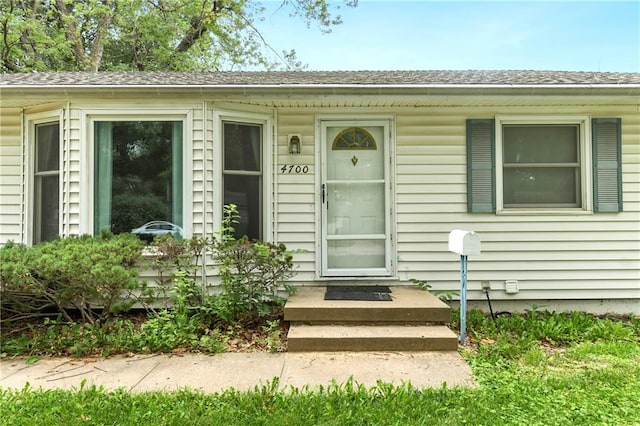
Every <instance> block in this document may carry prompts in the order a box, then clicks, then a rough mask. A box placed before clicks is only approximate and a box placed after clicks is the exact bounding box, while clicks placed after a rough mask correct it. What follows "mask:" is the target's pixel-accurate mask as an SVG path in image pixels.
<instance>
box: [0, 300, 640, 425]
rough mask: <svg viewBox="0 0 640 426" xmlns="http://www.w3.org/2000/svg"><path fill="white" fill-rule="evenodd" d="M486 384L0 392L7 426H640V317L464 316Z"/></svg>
mask: <svg viewBox="0 0 640 426" xmlns="http://www.w3.org/2000/svg"><path fill="white" fill-rule="evenodd" d="M467 321H468V330H469V332H468V336H469V343H468V345H466V346H465V347H464V348H461V352H462V354H463V356H464V357H465V358H466V359H467V360H468V362H469V363H470V365H471V366H472V369H473V372H474V376H475V379H476V381H477V382H478V384H479V386H478V387H477V388H475V389H469V388H447V387H444V388H439V389H425V390H417V389H413V388H412V387H411V386H409V385H406V386H400V387H394V386H391V385H388V384H384V383H379V384H378V385H377V386H375V387H372V388H364V387H362V386H359V385H357V384H354V383H349V382H348V383H344V384H339V385H338V384H336V385H335V386H329V387H325V388H318V389H301V390H300V389H288V390H285V391H276V390H274V389H275V386H264V387H261V388H256V389H255V390H253V391H250V392H238V391H234V390H228V391H225V392H223V393H218V394H203V393H201V392H197V391H192V390H183V391H179V392H172V393H159V392H157V393H156V392H154V393H142V394H135V393H128V392H125V391H124V390H117V391H107V390H104V389H100V388H94V387H83V388H81V389H78V390H76V391H62V390H52V391H41V390H36V389H30V388H25V389H23V390H20V391H9V390H1V391H0V412H1V413H2V417H1V418H0V424H3V425H5V424H6V425H34V424H47V425H76V424H92V425H102V424H118V425H128V424H131V425H173V424H181V425H184V424H189V425H199V424H203V425H205V424H206V425H215V424H225V425H228V424H242V425H253V424H255V425H258V424H259V425H264V424H274V425H276V424H277V425H283V424H286V425H290V424H291V425H293V424H295V425H305V424H308V425H317V424H325V425H367V424H384V425H395V424H397V425H415V424H434V425H447V424H451V425H460V424H472V425H475V424H477V425H502V424H513V425H538V424H539V425H563V424H572V425H634V424H635V425H640V402H639V401H640V320H638V319H637V318H633V317H632V318H628V317H627V318H615V319H612V318H596V317H593V316H591V315H587V314H581V313H572V314H557V313H543V312H530V313H528V314H525V315H513V316H510V317H501V318H498V319H497V321H495V322H494V321H492V320H491V319H490V318H487V317H486V316H485V315H482V314H481V313H479V312H475V311H473V312H470V313H469V316H468V320H467Z"/></svg>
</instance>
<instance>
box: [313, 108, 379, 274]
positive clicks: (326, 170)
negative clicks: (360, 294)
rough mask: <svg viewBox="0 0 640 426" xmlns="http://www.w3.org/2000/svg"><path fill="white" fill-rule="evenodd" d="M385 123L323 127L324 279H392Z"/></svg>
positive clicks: (328, 124)
mask: <svg viewBox="0 0 640 426" xmlns="http://www.w3.org/2000/svg"><path fill="white" fill-rule="evenodd" d="M389 132H390V128H389V121H387V120H372V121H364V120H359V121H323V122H321V126H320V133H321V141H322V178H321V185H320V191H321V194H320V198H321V203H322V205H321V211H322V213H321V218H322V222H321V230H322V247H321V253H322V256H321V257H322V261H321V262H322V275H323V276H326V277H367V276H372V277H373V276H389V275H391V260H390V258H391V256H390V252H391V241H390V240H391V239H390V208H389V207H390V184H389Z"/></svg>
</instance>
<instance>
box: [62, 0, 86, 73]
mask: <svg viewBox="0 0 640 426" xmlns="http://www.w3.org/2000/svg"><path fill="white" fill-rule="evenodd" d="M56 8H57V10H58V17H59V21H60V25H61V26H62V28H63V29H64V31H65V33H66V34H67V37H68V38H69V40H71V42H72V43H73V53H74V55H75V57H76V63H77V65H78V68H80V69H82V70H86V69H87V68H90V66H88V64H87V56H86V55H85V53H84V45H83V43H82V38H81V37H80V33H79V32H78V28H77V27H76V24H75V21H74V20H73V16H72V15H71V14H70V13H69V9H67V5H66V4H65V3H64V1H63V0H56Z"/></svg>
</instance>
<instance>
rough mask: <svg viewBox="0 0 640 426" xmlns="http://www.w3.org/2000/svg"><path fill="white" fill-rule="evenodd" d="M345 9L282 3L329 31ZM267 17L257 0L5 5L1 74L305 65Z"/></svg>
mask: <svg viewBox="0 0 640 426" xmlns="http://www.w3.org/2000/svg"><path fill="white" fill-rule="evenodd" d="M357 3H358V2H357V0H344V4H345V5H346V6H349V7H355V6H357ZM339 7H340V6H339V5H333V4H331V3H330V1H329V0H281V4H280V8H279V12H283V11H284V10H290V11H291V12H290V16H291V17H292V18H296V19H303V20H304V21H305V22H306V24H307V26H308V27H310V26H311V25H312V24H315V25H317V26H318V27H319V28H320V30H321V31H323V32H330V31H331V27H332V26H334V25H338V24H340V23H341V19H340V16H339V15H336V13H337V12H339ZM264 12H265V9H264V7H262V6H261V5H260V3H259V2H256V1H255V0H217V1H216V0H0V37H1V39H0V60H1V63H0V71H2V72H29V71H142V70H147V71H151V70H165V71H168V70H172V71H186V70H195V71H215V70H222V69H239V68H242V69H247V68H267V69H271V68H276V67H287V68H300V67H301V64H300V63H299V62H298V61H297V58H296V55H295V51H289V52H282V53H278V52H276V51H275V50H274V49H273V48H271V46H270V45H269V44H268V42H267V40H265V39H264V38H263V36H262V35H261V34H260V33H259V31H258V30H257V29H256V26H255V25H254V24H255V23H256V22H257V21H258V20H261V19H262V15H263V14H264Z"/></svg>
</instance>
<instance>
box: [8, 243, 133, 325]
mask: <svg viewBox="0 0 640 426" xmlns="http://www.w3.org/2000/svg"><path fill="white" fill-rule="evenodd" d="M143 246H144V244H143V243H142V242H141V241H140V240H139V239H138V238H136V237H135V236H133V235H128V234H122V235H118V236H113V235H110V234H103V235H100V236H97V237H91V236H81V237H69V238H62V239H57V240H54V241H51V242H46V243H41V244H38V245H35V246H33V247H25V246H23V245H17V244H7V245H6V246H4V247H2V248H1V249H0V258H1V259H2V263H1V266H0V282H1V283H2V284H1V285H0V296H1V299H2V300H1V305H0V306H1V309H2V314H3V315H2V321H3V322H6V321H15V320H19V319H29V318H33V317H37V316H42V315H45V314H50V313H51V311H54V312H58V313H60V314H62V316H63V317H64V318H65V319H66V320H68V321H72V320H73V318H72V314H71V311H72V310H75V311H77V312H78V313H79V314H80V316H81V318H82V320H83V321H85V322H89V323H94V322H96V321H97V320H102V319H106V318H107V317H109V316H110V315H112V314H115V313H118V312H122V311H124V310H127V309H129V308H130V307H131V306H132V305H133V303H134V302H135V297H134V292H135V291H136V290H139V289H140V287H141V284H140V282H139V281H138V279H137V277H138V270H137V268H136V265H137V263H138V262H139V260H140V258H141V254H142V248H143Z"/></svg>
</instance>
